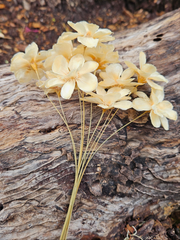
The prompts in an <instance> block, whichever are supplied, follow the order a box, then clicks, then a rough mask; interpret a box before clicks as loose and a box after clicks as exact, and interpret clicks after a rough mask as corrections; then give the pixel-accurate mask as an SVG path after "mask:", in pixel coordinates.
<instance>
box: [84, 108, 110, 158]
mask: <svg viewBox="0 0 180 240" xmlns="http://www.w3.org/2000/svg"><path fill="white" fill-rule="evenodd" d="M104 112H105V111H104V110H102V113H101V116H100V118H99V121H98V123H97V125H96V127H95V129H94V131H93V133H92V135H91V138H90V140H89V142H88V143H87V145H86V150H85V152H84V154H83V157H82V159H87V157H86V153H87V151H88V147H89V145H90V143H91V141H92V138H93V136H94V134H95V132H96V130H97V128H98V126H99V124H100V122H101V120H102V117H103V115H104ZM88 155H89V151H88Z"/></svg>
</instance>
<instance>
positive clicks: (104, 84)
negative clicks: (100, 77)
mask: <svg viewBox="0 0 180 240" xmlns="http://www.w3.org/2000/svg"><path fill="white" fill-rule="evenodd" d="M115 84H116V82H115V81H114V80H113V79H105V80H104V81H101V82H99V83H98V85H99V86H101V87H105V88H106V87H111V86H114V85H115Z"/></svg>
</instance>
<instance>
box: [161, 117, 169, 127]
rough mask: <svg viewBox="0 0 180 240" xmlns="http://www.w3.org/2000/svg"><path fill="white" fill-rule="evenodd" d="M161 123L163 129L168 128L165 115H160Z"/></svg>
mask: <svg viewBox="0 0 180 240" xmlns="http://www.w3.org/2000/svg"><path fill="white" fill-rule="evenodd" d="M160 121H161V125H162V126H163V128H164V129H165V130H169V123H168V120H167V118H166V117H160Z"/></svg>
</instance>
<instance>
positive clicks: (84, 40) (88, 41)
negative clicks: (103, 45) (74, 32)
mask: <svg viewBox="0 0 180 240" xmlns="http://www.w3.org/2000/svg"><path fill="white" fill-rule="evenodd" d="M77 40H78V42H80V43H81V44H83V45H85V46H86V47H89V48H93V47H96V46H97V44H98V42H99V39H94V38H93V37H78V38H77Z"/></svg>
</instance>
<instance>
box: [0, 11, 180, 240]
mask: <svg viewBox="0 0 180 240" xmlns="http://www.w3.org/2000/svg"><path fill="white" fill-rule="evenodd" d="M179 26H180V15H179V12H178V10H177V11H174V12H171V13H168V14H165V15H163V16H162V17H160V18H158V19H155V20H153V21H151V22H149V23H146V24H143V25H141V26H139V27H138V28H136V29H129V30H126V31H123V32H119V33H116V34H115V37H116V40H115V41H114V44H115V46H116V49H117V50H118V51H119V54H120V59H121V60H122V64H123V60H130V61H132V62H134V63H135V64H138V55H139V52H140V51H144V52H145V53H146V54H147V60H148V63H152V64H154V65H155V66H156V67H157V69H158V71H159V72H160V73H161V74H163V75H164V76H165V77H166V78H168V79H169V83H168V84H167V85H166V88H165V94H166V99H167V100H169V101H171V102H172V104H173V105H174V109H175V110H176V111H177V112H178V114H179V115H180V100H179V99H180V81H179V76H180V59H179V56H180V30H179ZM0 78H1V81H0V89H1V94H0V109H1V111H0V128H1V131H0V139H1V141H0V186H1V188H0V209H1V211H0V239H2V240H20V239H21V240H26V239H28V240H57V239H59V236H60V233H61V229H62V226H63V222H64V219H65V215H66V211H67V208H68V203H69V199H70V194H71V189H72V187H73V181H74V160H73V154H72V145H71V141H70V137H69V134H68V131H67V129H66V127H65V125H64V124H63V122H62V120H61V119H60V118H59V116H58V114H57V112H56V111H55V109H54V108H53V106H52V105H51V103H50V102H49V100H48V99H47V98H46V96H45V95H44V93H43V92H42V91H41V90H39V89H37V88H36V86H34V85H32V84H30V85H27V86H24V85H20V84H19V83H18V82H17V80H16V79H15V77H14V75H13V74H12V73H10V70H9V66H8V65H2V66H0ZM51 99H52V100H53V101H54V103H55V104H56V105H58V100H57V98H56V96H55V95H52V96H51ZM62 104H63V106H64V111H65V113H66V116H67V119H68V123H69V125H70V127H71V129H72V130H73V135H74V136H75V139H76V143H78V142H79V139H80V115H79V107H78V106H79V102H78V101H77V99H76V97H74V98H73V99H72V100H71V101H63V103H62ZM87 106H88V105H87ZM93 112H94V115H93V127H95V125H96V122H97V120H98V117H99V116H100V110H97V109H96V107H94V111H93ZM133 114H134V113H133V112H132V111H129V112H126V113H119V114H118V115H117V116H116V117H115V118H114V120H113V121H112V123H111V125H110V126H109V128H108V129H107V131H106V133H105V135H106V136H105V137H107V136H108V135H109V134H110V133H112V131H115V130H116V129H118V128H119V127H120V126H121V125H122V123H125V122H127V116H129V118H131V117H132V115H133ZM105 137H104V138H105ZM179 152H180V118H178V120H177V121H176V122H172V121H170V130H169V131H165V130H164V129H163V128H159V129H155V128H154V127H152V126H151V124H150V121H147V122H146V118H145V117H144V118H143V119H141V120H140V121H138V122H136V123H133V124H131V125H130V126H128V127H127V128H125V129H124V130H123V131H121V132H119V133H117V134H116V135H115V136H114V137H113V138H112V139H111V140H109V141H108V142H107V143H106V144H105V145H104V146H103V147H102V149H101V150H99V151H98V153H97V154H96V155H95V157H94V158H93V160H92V161H91V162H90V164H89V166H88V168H87V171H86V173H85V175H84V178H83V180H82V183H81V185H80V189H79V192H78V195H77V199H76V201H75V206H74V211H73V216H72V220H71V224H70V228H69V234H68V239H69V240H73V239H81V238H82V237H83V236H84V237H83V239H92V237H93V236H96V239H98V238H97V237H99V239H121V237H120V236H121V232H122V231H124V227H125V222H126V220H127V219H128V218H130V217H131V216H133V218H145V217H147V216H149V215H155V216H156V218H157V219H159V220H162V219H166V218H167V216H169V215H170V214H171V212H172V211H173V210H174V209H175V208H177V206H178V204H179V203H180V154H179ZM148 224H149V225H148V226H151V225H152V226H153V224H154V223H153V222H152V220H151V221H150V222H148ZM143 227H144V229H145V227H146V226H143ZM148 231H151V229H150V230H148ZM146 232H147V229H146V231H145V230H143V229H140V231H138V234H139V236H142V237H146V236H145V235H143V234H145V233H146ZM85 235H86V236H87V238H86V237H85ZM91 236H92V237H91ZM164 239H166V238H164Z"/></svg>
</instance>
